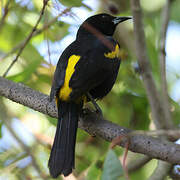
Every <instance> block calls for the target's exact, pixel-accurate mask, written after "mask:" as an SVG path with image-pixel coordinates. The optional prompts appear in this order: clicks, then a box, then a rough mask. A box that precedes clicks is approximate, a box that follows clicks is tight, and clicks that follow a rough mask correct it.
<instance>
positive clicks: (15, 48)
mask: <svg viewBox="0 0 180 180" xmlns="http://www.w3.org/2000/svg"><path fill="white" fill-rule="evenodd" d="M70 10H71V8H66V9H65V10H63V11H62V12H61V13H59V14H58V15H57V16H56V17H55V18H53V19H52V20H51V21H49V22H48V23H46V24H45V25H44V26H43V27H42V28H40V29H36V30H35V31H34V32H33V35H32V37H34V36H36V35H38V34H40V33H42V32H43V31H45V30H46V29H48V28H49V27H50V26H51V25H52V24H54V23H55V22H56V21H57V20H58V18H59V17H60V16H62V15H63V14H66V13H67V12H68V11H70ZM25 41H26V39H25V40H23V41H22V42H20V43H19V44H17V45H16V46H15V47H14V48H13V49H12V50H11V51H9V52H8V53H7V54H5V55H4V56H2V57H1V58H0V60H3V59H5V58H7V57H8V56H10V55H12V54H13V53H15V52H16V51H17V50H18V49H19V48H22V47H23V46H24V44H25Z"/></svg>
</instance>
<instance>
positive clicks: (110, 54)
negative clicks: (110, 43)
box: [104, 44, 121, 59]
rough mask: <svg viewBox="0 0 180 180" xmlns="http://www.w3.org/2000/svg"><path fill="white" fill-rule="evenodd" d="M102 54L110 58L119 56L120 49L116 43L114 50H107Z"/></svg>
mask: <svg viewBox="0 0 180 180" xmlns="http://www.w3.org/2000/svg"><path fill="white" fill-rule="evenodd" d="M104 56H105V57H107V58H110V59H113V58H120V57H121V55H120V49H119V46H118V44H116V47H115V50H114V51H111V52H108V53H104Z"/></svg>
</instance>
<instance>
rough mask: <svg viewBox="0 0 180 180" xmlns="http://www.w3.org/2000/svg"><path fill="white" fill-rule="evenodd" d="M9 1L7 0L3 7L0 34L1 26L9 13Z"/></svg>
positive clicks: (0, 27)
mask: <svg viewBox="0 0 180 180" xmlns="http://www.w3.org/2000/svg"><path fill="white" fill-rule="evenodd" d="M10 1H11V0H8V1H7V3H6V5H5V7H4V13H3V16H2V18H1V20H0V32H1V29H2V27H3V24H4V22H5V19H6V16H7V15H8V13H9V4H10ZM2 8H3V7H2ZM2 12H3V11H2Z"/></svg>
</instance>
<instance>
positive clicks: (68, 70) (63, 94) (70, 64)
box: [59, 55, 80, 101]
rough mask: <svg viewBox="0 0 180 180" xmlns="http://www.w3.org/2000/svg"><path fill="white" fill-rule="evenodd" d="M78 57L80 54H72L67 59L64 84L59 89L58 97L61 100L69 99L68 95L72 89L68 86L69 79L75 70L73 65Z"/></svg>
mask: <svg viewBox="0 0 180 180" xmlns="http://www.w3.org/2000/svg"><path fill="white" fill-rule="evenodd" d="M79 59H80V56H78V55H72V56H70V57H69V59H68V64H67V67H66V73H65V79H64V84H63V86H62V87H61V89H60V91H59V98H60V99H61V100H63V101H68V99H69V95H70V93H71V91H72V88H70V87H69V81H70V79H71V77H72V75H73V73H74V71H75V69H74V67H75V65H76V64H77V62H78V61H79Z"/></svg>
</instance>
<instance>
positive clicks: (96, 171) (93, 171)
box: [86, 163, 101, 180]
mask: <svg viewBox="0 0 180 180" xmlns="http://www.w3.org/2000/svg"><path fill="white" fill-rule="evenodd" d="M100 172H101V171H100V168H98V167H97V163H93V164H92V165H91V166H90V167H89V170H88V174H87V176H86V180H91V179H94V180H96V179H99V175H100Z"/></svg>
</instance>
